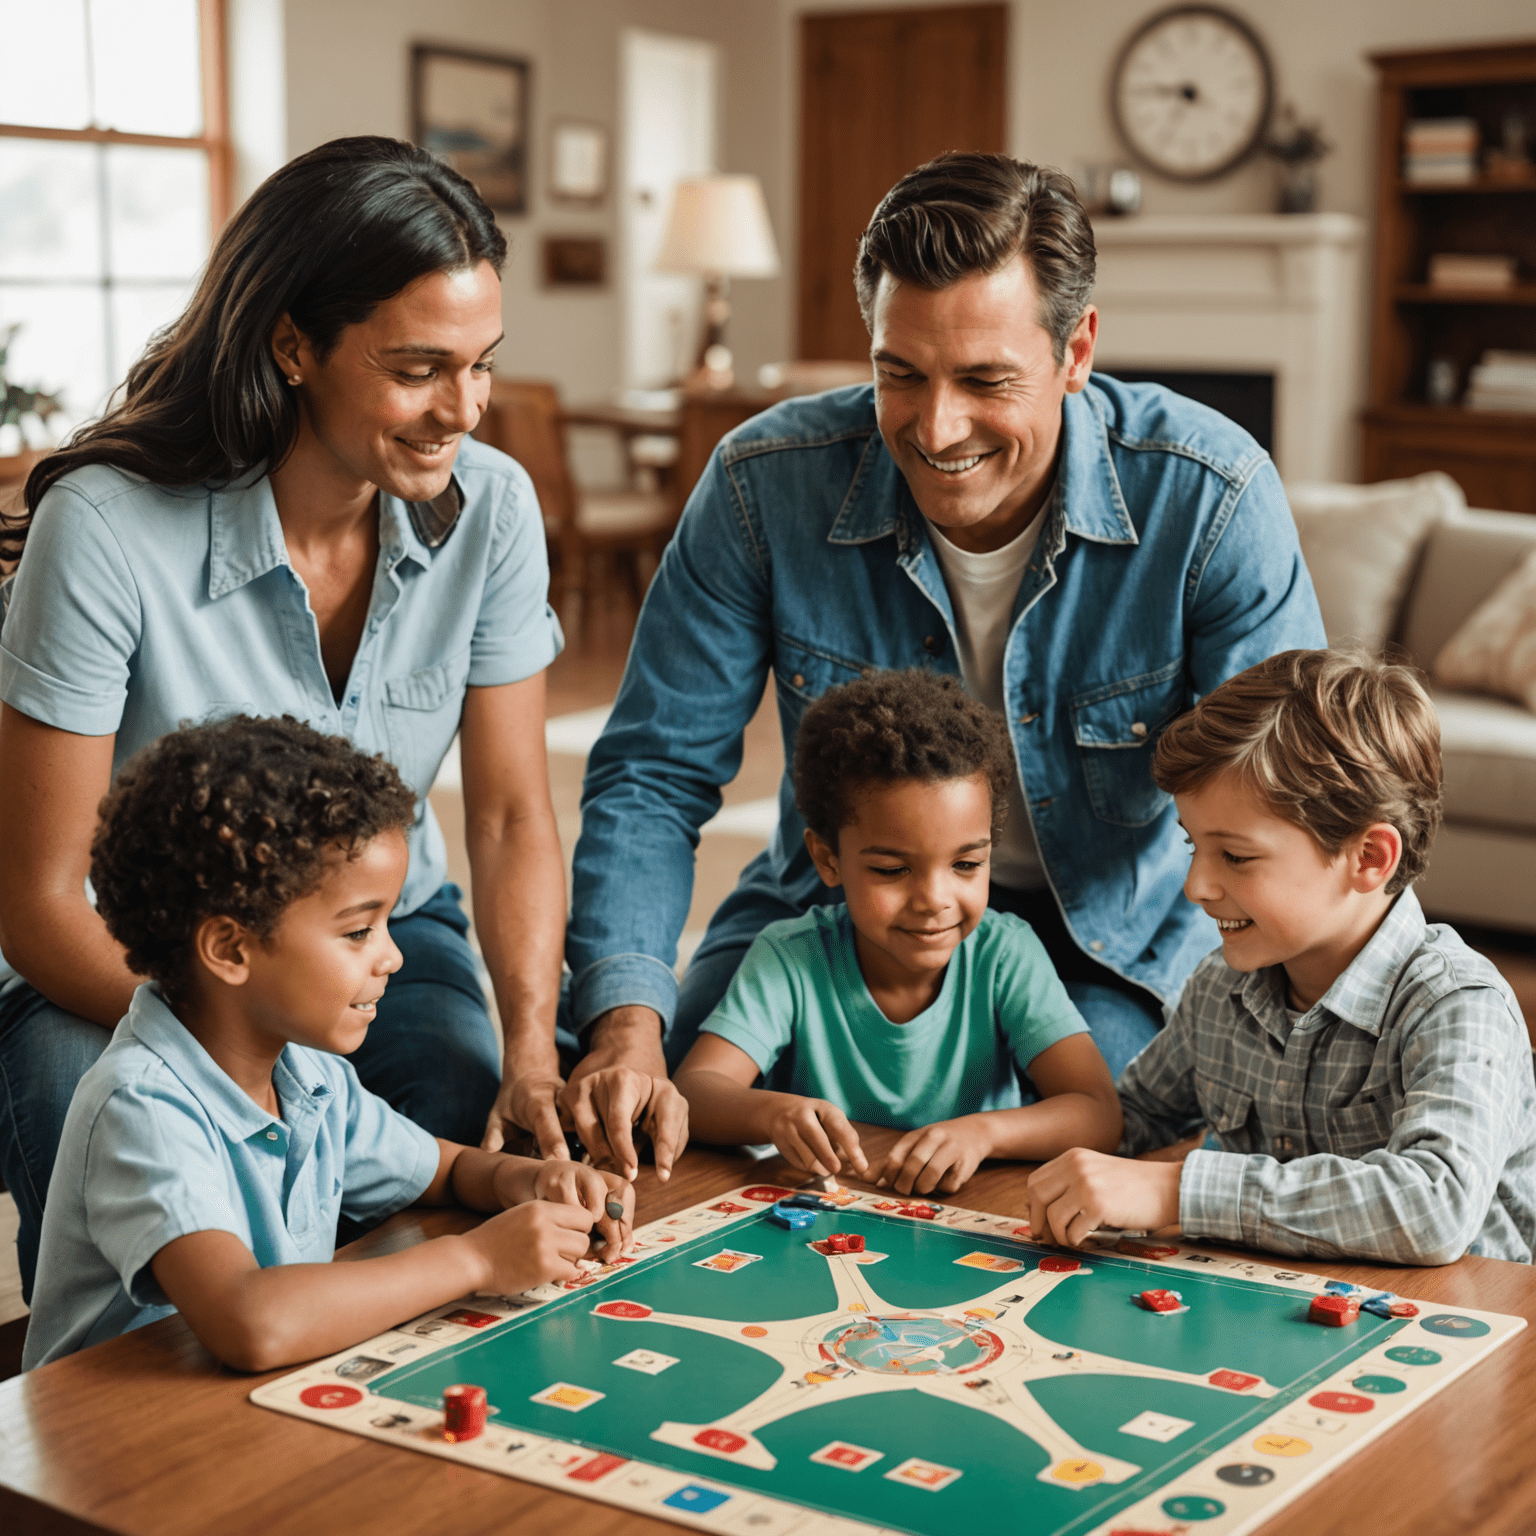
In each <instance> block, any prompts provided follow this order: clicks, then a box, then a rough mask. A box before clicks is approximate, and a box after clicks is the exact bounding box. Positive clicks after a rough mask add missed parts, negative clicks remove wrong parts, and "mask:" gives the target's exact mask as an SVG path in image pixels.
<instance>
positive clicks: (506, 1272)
mask: <svg viewBox="0 0 1536 1536" xmlns="http://www.w3.org/2000/svg"><path fill="white" fill-rule="evenodd" d="M591 1234H592V1213H591V1212H590V1211H588V1210H587V1209H586V1208H585V1207H584V1206H582V1205H579V1204H572V1203H569V1202H566V1201H559V1202H556V1201H553V1200H529V1201H527V1202H526V1203H525V1204H523V1205H514V1206H513V1207H512V1209H511V1210H509V1211H501V1212H499V1213H498V1214H497V1215H495V1216H492V1217H491V1218H490V1220H489V1221H483V1222H481V1223H480V1225H479V1226H478V1227H476V1228H475V1230H474V1231H473V1232H466V1233H464V1234H463V1236H462V1237H461V1238H460V1239H458V1241H460V1242H463V1243H465V1244H466V1245H467V1246H468V1247H470V1248H471V1249H473V1250H475V1252H476V1253H477V1254H478V1256H479V1258H480V1260H481V1262H482V1263H483V1264H484V1265H485V1269H484V1271H483V1274H482V1277H481V1280H480V1284H479V1285H478V1287H477V1289H479V1290H482V1291H499V1292H501V1293H502V1294H503V1295H506V1296H511V1295H514V1294H516V1292H518V1291H526V1290H529V1289H531V1288H532V1287H533V1286H535V1285H548V1284H549V1283H550V1282H551V1281H557V1280H574V1279H575V1278H576V1276H577V1275H579V1274H580V1273H581V1271H580V1270H579V1269H577V1268H576V1261H577V1259H584V1258H585V1257H586V1256H587V1249H588V1248H589V1247H590V1246H591Z"/></svg>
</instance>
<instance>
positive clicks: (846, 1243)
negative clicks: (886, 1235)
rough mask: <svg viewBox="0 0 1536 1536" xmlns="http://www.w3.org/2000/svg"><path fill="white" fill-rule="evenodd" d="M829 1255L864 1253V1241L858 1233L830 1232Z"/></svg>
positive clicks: (828, 1240) (828, 1238)
mask: <svg viewBox="0 0 1536 1536" xmlns="http://www.w3.org/2000/svg"><path fill="white" fill-rule="evenodd" d="M826 1244H827V1251H828V1252H829V1253H863V1252H864V1239H863V1237H862V1236H861V1235H860V1234H859V1233H857V1232H829V1233H828V1234H827V1237H826Z"/></svg>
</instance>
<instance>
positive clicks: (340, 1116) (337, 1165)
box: [23, 982, 438, 1370]
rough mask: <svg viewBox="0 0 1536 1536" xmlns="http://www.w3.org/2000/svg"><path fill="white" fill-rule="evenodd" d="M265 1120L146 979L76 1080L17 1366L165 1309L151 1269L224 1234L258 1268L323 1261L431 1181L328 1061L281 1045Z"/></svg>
mask: <svg viewBox="0 0 1536 1536" xmlns="http://www.w3.org/2000/svg"><path fill="white" fill-rule="evenodd" d="M272 1084H273V1087H274V1088H275V1089H276V1090H277V1098H278V1104H279V1106H280V1107H281V1110H282V1118H281V1119H277V1120H274V1119H273V1118H272V1116H271V1115H269V1114H267V1113H266V1112H265V1111H264V1110H263V1109H261V1108H260V1107H259V1106H258V1105H257V1104H256V1103H255V1101H254V1100H253V1099H251V1098H250V1096H249V1095H248V1094H246V1093H245V1092H243V1091H242V1090H241V1089H240V1088H239V1087H237V1086H236V1084H235V1082H234V1081H233V1079H231V1078H230V1077H229V1076H228V1074H226V1073H225V1072H224V1071H223V1069H222V1068H220V1067H219V1066H217V1065H216V1064H215V1063H214V1060H213V1058H212V1057H211V1056H209V1054H208V1053H207V1051H205V1050H204V1049H203V1048H202V1046H201V1045H199V1044H198V1043H197V1041H196V1040H195V1039H194V1038H193V1037H192V1035H191V1034H189V1033H188V1031H187V1030H186V1029H184V1028H183V1027H182V1025H181V1024H180V1023H179V1022H178V1021H177V1019H176V1016H175V1015H174V1014H173V1013H172V1012H171V1010H170V1009H169V1008H168V1007H167V1006H166V1003H165V1000H164V999H163V998H162V997H161V995H160V989H159V988H158V987H157V986H155V985H154V984H153V983H151V982H146V983H145V984H144V985H143V986H141V987H139V988H138V990H137V991H136V992H135V993H134V994H133V1002H132V1004H131V1005H130V1006H129V1009H128V1014H127V1016H126V1017H125V1018H124V1019H123V1021H122V1023H121V1024H119V1025H118V1026H117V1029H116V1031H115V1032H114V1033H113V1036H112V1040H111V1043H110V1044H109V1045H108V1046H107V1049H106V1050H105V1051H104V1052H103V1053H102V1056H101V1058H100V1060H98V1061H97V1062H96V1064H95V1065H94V1066H93V1067H92V1068H91V1069H90V1071H88V1072H87V1073H86V1074H85V1076H84V1077H82V1078H81V1079H80V1086H79V1087H78V1088H76V1089H75V1097H74V1100H73V1102H72V1103H71V1104H70V1106H69V1114H68V1116H67V1117H66V1119H65V1121H64V1135H63V1137H62V1139H61V1140H60V1143H59V1157H58V1161H57V1162H56V1163H55V1164H54V1168H53V1177H52V1179H51V1181H50V1182H49V1185H48V1204H47V1209H46V1210H45V1211H44V1213H43V1236H42V1249H41V1252H40V1254H39V1257H38V1263H37V1283H36V1286H35V1287H34V1290H33V1294H32V1318H31V1321H30V1322H29V1323H28V1325H27V1343H26V1352H25V1358H24V1360H23V1366H24V1368H25V1369H27V1370H31V1369H32V1367H33V1366H37V1365H46V1364H47V1363H48V1361H50V1360H57V1359H58V1358H59V1357H60V1356H61V1355H69V1354H73V1353H74V1352H75V1351H76V1350H77V1349H84V1348H86V1347H87V1346H88V1345H91V1344H99V1343H101V1342H102V1341H103V1340H106V1339H112V1338H116V1337H117V1335H118V1334H120V1333H126V1332H128V1330H129V1329H131V1328H141V1327H143V1325H144V1324H145V1323H152V1322H154V1321H155V1320H156V1319H157V1318H161V1317H165V1316H167V1315H168V1314H169V1313H170V1312H171V1311H172V1310H173V1309H172V1308H171V1307H170V1306H169V1305H168V1303H167V1302H166V1299H165V1293H164V1292H163V1291H162V1290H161V1289H160V1287H159V1286H158V1285H157V1284H156V1282H155V1276H154V1271H153V1270H152V1269H151V1268H150V1260H151V1259H153V1258H154V1256H155V1255H156V1254H157V1253H158V1252H159V1251H160V1250H161V1249H162V1248H164V1247H165V1245H166V1244H167V1243H170V1242H173V1241H174V1240H175V1239H176V1238H178V1237H185V1236H186V1235H187V1234H188V1233H189V1232H210V1231H216V1232H233V1233H234V1235H235V1236H236V1237H238V1238H239V1239H240V1241H241V1242H242V1243H244V1244H245V1245H246V1247H248V1248H249V1249H250V1250H251V1252H252V1253H253V1254H255V1256H256V1262H257V1263H258V1264H260V1265H261V1266H262V1268H264V1269H265V1268H267V1267H268V1266H269V1265H272V1264H324V1263H327V1262H328V1261H329V1260H330V1259H331V1257H332V1256H333V1254H334V1253H335V1250H336V1218H337V1217H338V1216H339V1215H345V1216H347V1217H349V1218H350V1219H351V1220H353V1221H382V1220H383V1219H384V1218H385V1217H386V1216H391V1215H393V1214H394V1213H395V1212H396V1211H398V1210H401V1209H403V1208H404V1207H405V1206H407V1205H409V1204H410V1203H411V1202H412V1201H413V1200H415V1199H416V1197H417V1196H418V1195H420V1194H421V1192H422V1191H423V1190H424V1189H425V1188H426V1187H427V1186H428V1185H429V1184H430V1183H431V1182H432V1180H433V1178H434V1176H435V1175H436V1173H437V1167H438V1146H437V1142H436V1141H435V1140H434V1139H433V1138H432V1137H431V1136H429V1135H428V1134H427V1133H426V1132H425V1131H424V1130H422V1129H421V1127H420V1126H419V1125H416V1124H415V1123H414V1122H413V1121H410V1120H407V1119H406V1117H405V1116H404V1115H402V1114H400V1113H399V1112H398V1111H397V1110H394V1109H391V1108H390V1106H389V1105H388V1104H386V1103H385V1102H384V1100H383V1099H381V1098H379V1097H378V1095H377V1094H373V1093H369V1091H368V1090H367V1089H366V1088H364V1087H363V1086H362V1084H360V1083H359V1082H358V1080H357V1074H356V1073H355V1072H354V1071H353V1070H352V1067H351V1065H350V1063H348V1062H346V1061H344V1060H343V1059H342V1058H341V1057H339V1056H331V1055H328V1054H327V1053H326V1052H324V1051H312V1050H309V1049H307V1048H305V1047H303V1046H298V1045H289V1046H286V1047H284V1049H283V1054H282V1055H281V1056H280V1057H279V1058H278V1062H277V1066H276V1068H275V1069H274V1070H273V1073H272Z"/></svg>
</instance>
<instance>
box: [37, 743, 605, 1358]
mask: <svg viewBox="0 0 1536 1536" xmlns="http://www.w3.org/2000/svg"><path fill="white" fill-rule="evenodd" d="M414 812H415V797H414V795H413V794H412V792H411V791H410V790H409V789H407V788H406V786H405V785H404V784H403V783H402V782H401V780H400V777H399V775H398V774H397V773H396V772H395V769H394V768H393V767H392V766H391V764H390V763H388V762H387V761H386V760H385V759H384V758H382V757H368V756H365V755H364V754H362V753H360V752H359V751H357V749H356V748H355V747H354V746H353V745H352V744H351V743H350V742H348V741H347V740H345V739H344V738H342V737H339V736H323V735H320V734H319V733H318V732H316V731H314V730H312V729H310V728H309V727H308V726H306V725H302V724H300V723H299V722H298V721H297V720H294V719H292V718H290V717H284V718H283V719H280V720H252V719H247V718H243V717H236V718H234V719H230V720H225V721H223V722H221V723H219V724H217V725H204V726H197V727H193V728H190V729H184V730H181V731H176V732H174V733H172V734H171V735H169V736H165V737H163V738H161V740H160V741H158V742H156V743H155V744H154V745H153V746H151V747H149V748H146V749H145V751H143V752H141V753H140V754H139V755H138V756H137V757H135V758H134V759H133V760H132V761H131V762H130V763H129V764H128V765H127V766H126V767H125V768H124V769H123V771H122V774H121V775H120V776H119V778H118V780H117V783H116V785H115V786H114V787H113V789H112V791H111V792H110V793H109V794H108V795H107V797H106V798H105V799H104V800H103V801H102V805H101V820H100V824H99V826H98V830H97V834H96V838H95V842H94V844H93V845H92V849H91V881H92V884H93V885H94V886H95V889H96V896H97V902H98V907H99V910H100V912H101V915H102V918H103V919H104V920H105V922H106V925H107V929H108V931H109V932H110V933H111V934H112V936H113V938H115V939H116V940H117V941H118V942H119V943H120V944H122V945H123V946H124V948H125V950H126V951H127V957H128V963H129V965H130V966H132V967H133V969H134V970H135V971H137V972H138V973H139V974H141V975H147V976H149V977H150V978H151V981H150V982H149V983H147V984H145V985H143V986H141V987H139V988H138V990H137V991H136V992H135V993H134V995H133V1002H132V1005H131V1006H130V1008H129V1010H128V1014H127V1016H126V1017H125V1018H124V1019H123V1021H122V1023H120V1024H119V1025H118V1027H117V1030H116V1032H115V1033H114V1035H113V1036H112V1041H111V1043H110V1044H109V1045H108V1047H107V1049H106V1051H105V1053H104V1054H103V1055H102V1057H101V1059H100V1060H99V1061H98V1062H97V1063H96V1065H95V1066H93V1067H92V1068H91V1070H90V1071H89V1072H87V1073H86V1075H85V1077H84V1078H83V1079H82V1080H81V1082H80V1085H79V1087H78V1088H77V1089H76V1090H75V1097H74V1100H73V1102H72V1104H71V1105H70V1109H69V1115H68V1118H67V1119H66V1121H65V1125H64V1135H63V1139H62V1141H61V1144H60V1148H59V1157H58V1162H57V1164H56V1165H55V1168H54V1172H53V1178H52V1181H51V1182H50V1184H49V1187H48V1203H47V1209H46V1211H45V1214H44V1217H43V1233H42V1245H41V1253H40V1257H39V1262H38V1271H37V1284H36V1288H35V1291H34V1295H33V1302H32V1308H33V1310H32V1317H31V1321H30V1324H29V1325H28V1329H27V1341H26V1350H25V1355H26V1359H25V1364H26V1365H27V1367H28V1368H29V1369H30V1368H31V1367H32V1366H36V1365H42V1364H44V1363H45V1362H47V1361H49V1360H53V1359H57V1358H58V1357H59V1356H61V1355H66V1354H70V1353H72V1352H73V1351H75V1350H77V1349H82V1348H84V1347H85V1346H86V1345H89V1344H95V1343H99V1342H101V1341H102V1340H104V1339H109V1338H112V1337H114V1336H116V1335H117V1334H120V1333H124V1332H126V1331H127V1330H129V1329H130V1328H137V1327H140V1326H141V1325H142V1324H144V1323H148V1322H151V1321H153V1320H154V1319H156V1318H158V1317H163V1316H164V1315H165V1314H166V1313H167V1312H169V1311H170V1310H171V1309H172V1308H173V1307H174V1308H176V1309H178V1310H179V1311H180V1312H181V1313H182V1315H183V1316H184V1317H185V1318H186V1320H187V1322H188V1324H189V1325H190V1326H191V1328H192V1330H193V1332H194V1333H196V1334H197V1336H198V1338H199V1339H201V1340H202V1342H203V1343H204V1344H205V1345H206V1346H207V1347H208V1348H209V1349H210V1350H211V1351H212V1352H213V1353H214V1354H215V1355H217V1356H218V1357H219V1358H220V1359H221V1360H223V1361H224V1362H225V1363H226V1364H228V1365H232V1366H235V1367H236V1368H238V1369H242V1370H264V1369H268V1368H270V1367H273V1366H278V1365H285V1364H288V1363H290V1362H292V1361H295V1360H304V1359H310V1358H312V1357H314V1356H316V1355H324V1354H328V1353H330V1352H331V1351H333V1350H337V1349H342V1348H345V1347H346V1346H347V1345H348V1344H350V1343H354V1342H356V1341H357V1340H359V1339H363V1338H367V1337H368V1336H369V1335H370V1334H375V1333H378V1332H380V1331H382V1330H383V1329H385V1328H388V1327H390V1326H391V1325H392V1324H394V1323H398V1322H400V1321H402V1320H403V1319H405V1318H408V1317H412V1316H414V1315H415V1314H417V1313H419V1312H423V1311H426V1310H427V1309H428V1308H430V1307H433V1306H437V1305H440V1304H442V1303H444V1302H448V1301H452V1300H454V1299H455V1298H457V1297H459V1296H463V1295H465V1294H467V1293H470V1292H473V1291H477V1290H485V1291H501V1292H510V1291H519V1290H523V1289H525V1288H527V1287H529V1286H532V1285H539V1284H543V1283H544V1282H546V1281H551V1280H565V1279H571V1278H574V1277H575V1275H576V1274H577V1273H578V1270H577V1268H576V1264H575V1261H576V1260H577V1259H579V1258H581V1257H583V1256H584V1255H585V1254H586V1252H587V1249H588V1246H589V1241H590V1236H591V1233H592V1230H593V1228H594V1227H595V1228H597V1229H598V1232H599V1234H600V1236H601V1239H602V1241H603V1243H604V1245H605V1250H606V1252H607V1255H608V1256H609V1257H617V1256H618V1255H619V1253H620V1252H621V1250H622V1247H623V1244H624V1243H625V1242H626V1241H627V1238H628V1234H629V1230H630V1217H631V1213H632V1210H633V1191H632V1189H631V1188H630V1186H629V1185H628V1184H626V1183H625V1182H624V1181H622V1180H621V1179H619V1178H617V1177H615V1176H614V1175H612V1174H602V1173H598V1172H596V1171H595V1170H594V1169H591V1168H583V1167H580V1166H578V1165H576V1164H574V1163H571V1162H545V1163H538V1162H533V1161H530V1160H529V1159H526V1158H517V1157H507V1156H504V1155H502V1154H500V1153H490V1152H481V1151H479V1150H477V1149H473V1148H470V1147H462V1146H458V1145H456V1144H455V1143H453V1142H448V1141H442V1140H439V1139H436V1138H434V1137H432V1136H429V1135H428V1134H427V1133H426V1132H425V1131H423V1130H422V1129H420V1127H418V1126H416V1125H414V1124H413V1123H412V1122H411V1121H409V1120H407V1119H406V1118H405V1117H404V1116H403V1115H401V1114H399V1113H398V1112H397V1111H395V1110H393V1109H391V1108H390V1106H389V1105H388V1104H386V1103H385V1102H384V1101H383V1100H382V1099H379V1098H377V1097H376V1096H375V1095H373V1094H372V1093H369V1092H368V1091H367V1090H366V1089H365V1088H363V1087H362V1086H361V1085H360V1084H359V1082H358V1080H357V1076H356V1074H355V1073H354V1072H353V1070H352V1068H351V1067H350V1066H349V1065H348V1064H347V1063H346V1062H345V1061H343V1060H341V1059H340V1058H341V1057H342V1056H345V1055H346V1054H347V1053H349V1052H351V1051H355V1050H356V1049H357V1048H358V1046H360V1045H361V1044H362V1042H363V1039H364V1037H365V1036H366V1034H367V1033H368V1026H369V1023H370V1022H371V1020H372V1018H373V1015H374V1011H375V1007H376V1005H377V1002H378V999H379V997H380V996H381V995H382V994H383V991H384V986H385V983H386V981H387V980H388V978H389V976H390V974H391V973H392V972H394V971H396V970H398V969H399V967H400V951H399V950H398V949H396V948H395V945H394V942H393V941H392V940H391V939H390V937H389V929H388V926H387V922H386V919H387V918H388V916H389V913H390V911H391V910H392V909H393V907H394V905H395V901H396V899H397V898H398V897H399V894H400V887H401V884H402V882H403V881H404V879H405V869H406V859H407V854H406V843H405V835H404V833H405V828H406V827H407V826H408V825H409V824H410V821H411V817H412V816H413V814H414ZM455 1201H457V1202H458V1203H461V1204H463V1205H467V1206H470V1207H472V1208H474V1209H476V1210H482V1211H493V1212H498V1213H500V1214H497V1215H494V1216H493V1217H492V1218H491V1219H490V1220H489V1221H487V1222H485V1223H484V1224H483V1225H482V1226H480V1227H479V1228H477V1229H476V1230H474V1231H472V1232H468V1233H464V1234H462V1235H459V1236H453V1237H441V1238H437V1239H435V1240H433V1241H431V1242H427V1243H423V1244H420V1245H419V1246H417V1247H414V1248H411V1249H408V1250H406V1251H405V1252H401V1253H394V1254H390V1255H388V1256H386V1257H384V1258H377V1259H369V1260H365V1261H362V1262H359V1263H356V1264H348V1265H346V1266H345V1267H344V1268H335V1267H333V1266H332V1265H331V1264H330V1263H329V1262H328V1261H329V1259H330V1258H331V1256H332V1252H333V1250H334V1247H335V1237H336V1222H337V1218H338V1216H340V1215H345V1216H348V1217H350V1218H352V1219H353V1220H371V1221H378V1220H382V1219H383V1218H384V1217H386V1216H388V1215H390V1214H391V1213H393V1212H394V1211H397V1210H400V1209H401V1208H402V1207H404V1206H406V1205H410V1204H412V1203H413V1202H415V1203H418V1204H425V1205H442V1204H449V1203H453V1202H455Z"/></svg>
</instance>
